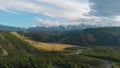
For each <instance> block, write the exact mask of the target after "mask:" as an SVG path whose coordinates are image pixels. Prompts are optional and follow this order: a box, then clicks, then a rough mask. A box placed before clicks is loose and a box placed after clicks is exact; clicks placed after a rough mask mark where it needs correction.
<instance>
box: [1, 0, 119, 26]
mask: <svg viewBox="0 0 120 68" xmlns="http://www.w3.org/2000/svg"><path fill="white" fill-rule="evenodd" d="M119 3H120V1H119V0H115V1H114V2H113V1H112V0H105V1H103V0H64V1H63V0H0V24H3V25H10V26H16V27H33V26H38V25H39V26H59V25H78V24H90V25H101V26H119V25H120V8H119V7H118V6H120V5H119ZM112 8H113V10H112Z"/></svg>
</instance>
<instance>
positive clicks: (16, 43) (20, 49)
mask: <svg viewBox="0 0 120 68" xmlns="http://www.w3.org/2000/svg"><path fill="white" fill-rule="evenodd" d="M36 52H38V50H37V49H36V48H34V47H32V46H30V45H29V44H28V43H26V42H25V41H23V40H21V39H20V38H18V37H16V36H14V35H13V34H11V33H10V32H8V31H0V56H6V55H14V54H16V55H17V54H18V55H19V54H25V53H36Z"/></svg>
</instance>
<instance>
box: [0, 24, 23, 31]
mask: <svg viewBox="0 0 120 68" xmlns="http://www.w3.org/2000/svg"><path fill="white" fill-rule="evenodd" d="M0 30H7V31H22V30H24V28H19V27H12V26H6V25H0Z"/></svg>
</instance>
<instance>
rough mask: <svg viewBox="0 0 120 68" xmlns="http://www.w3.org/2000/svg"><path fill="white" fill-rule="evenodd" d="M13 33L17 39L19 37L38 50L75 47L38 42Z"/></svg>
mask: <svg viewBox="0 0 120 68" xmlns="http://www.w3.org/2000/svg"><path fill="white" fill-rule="evenodd" d="M11 33H12V34H13V35H15V36H16V37H19V38H21V39H23V40H25V41H26V42H28V43H29V44H31V45H32V46H34V47H35V48H38V49H44V50H48V51H52V50H64V49H66V48H70V47H74V46H73V45H67V44H53V43H43V42H37V41H33V40H30V39H26V38H24V37H22V36H20V35H19V34H18V33H17V32H11Z"/></svg>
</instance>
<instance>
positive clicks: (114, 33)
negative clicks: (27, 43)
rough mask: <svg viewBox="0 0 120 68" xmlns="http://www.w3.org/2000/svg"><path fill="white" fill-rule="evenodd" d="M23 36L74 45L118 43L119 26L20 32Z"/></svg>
mask: <svg viewBox="0 0 120 68" xmlns="http://www.w3.org/2000/svg"><path fill="white" fill-rule="evenodd" d="M20 34H22V35H24V36H25V37H27V38H29V39H32V40H35V41H42V42H52V43H67V44H75V45H109V46H110V45H119V44H120V42H119V41H120V28H119V27H104V28H91V29H84V30H72V31H65V32H64V31H63V32H57V31H56V32H43V31H34V32H27V31H25V32H20Z"/></svg>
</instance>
